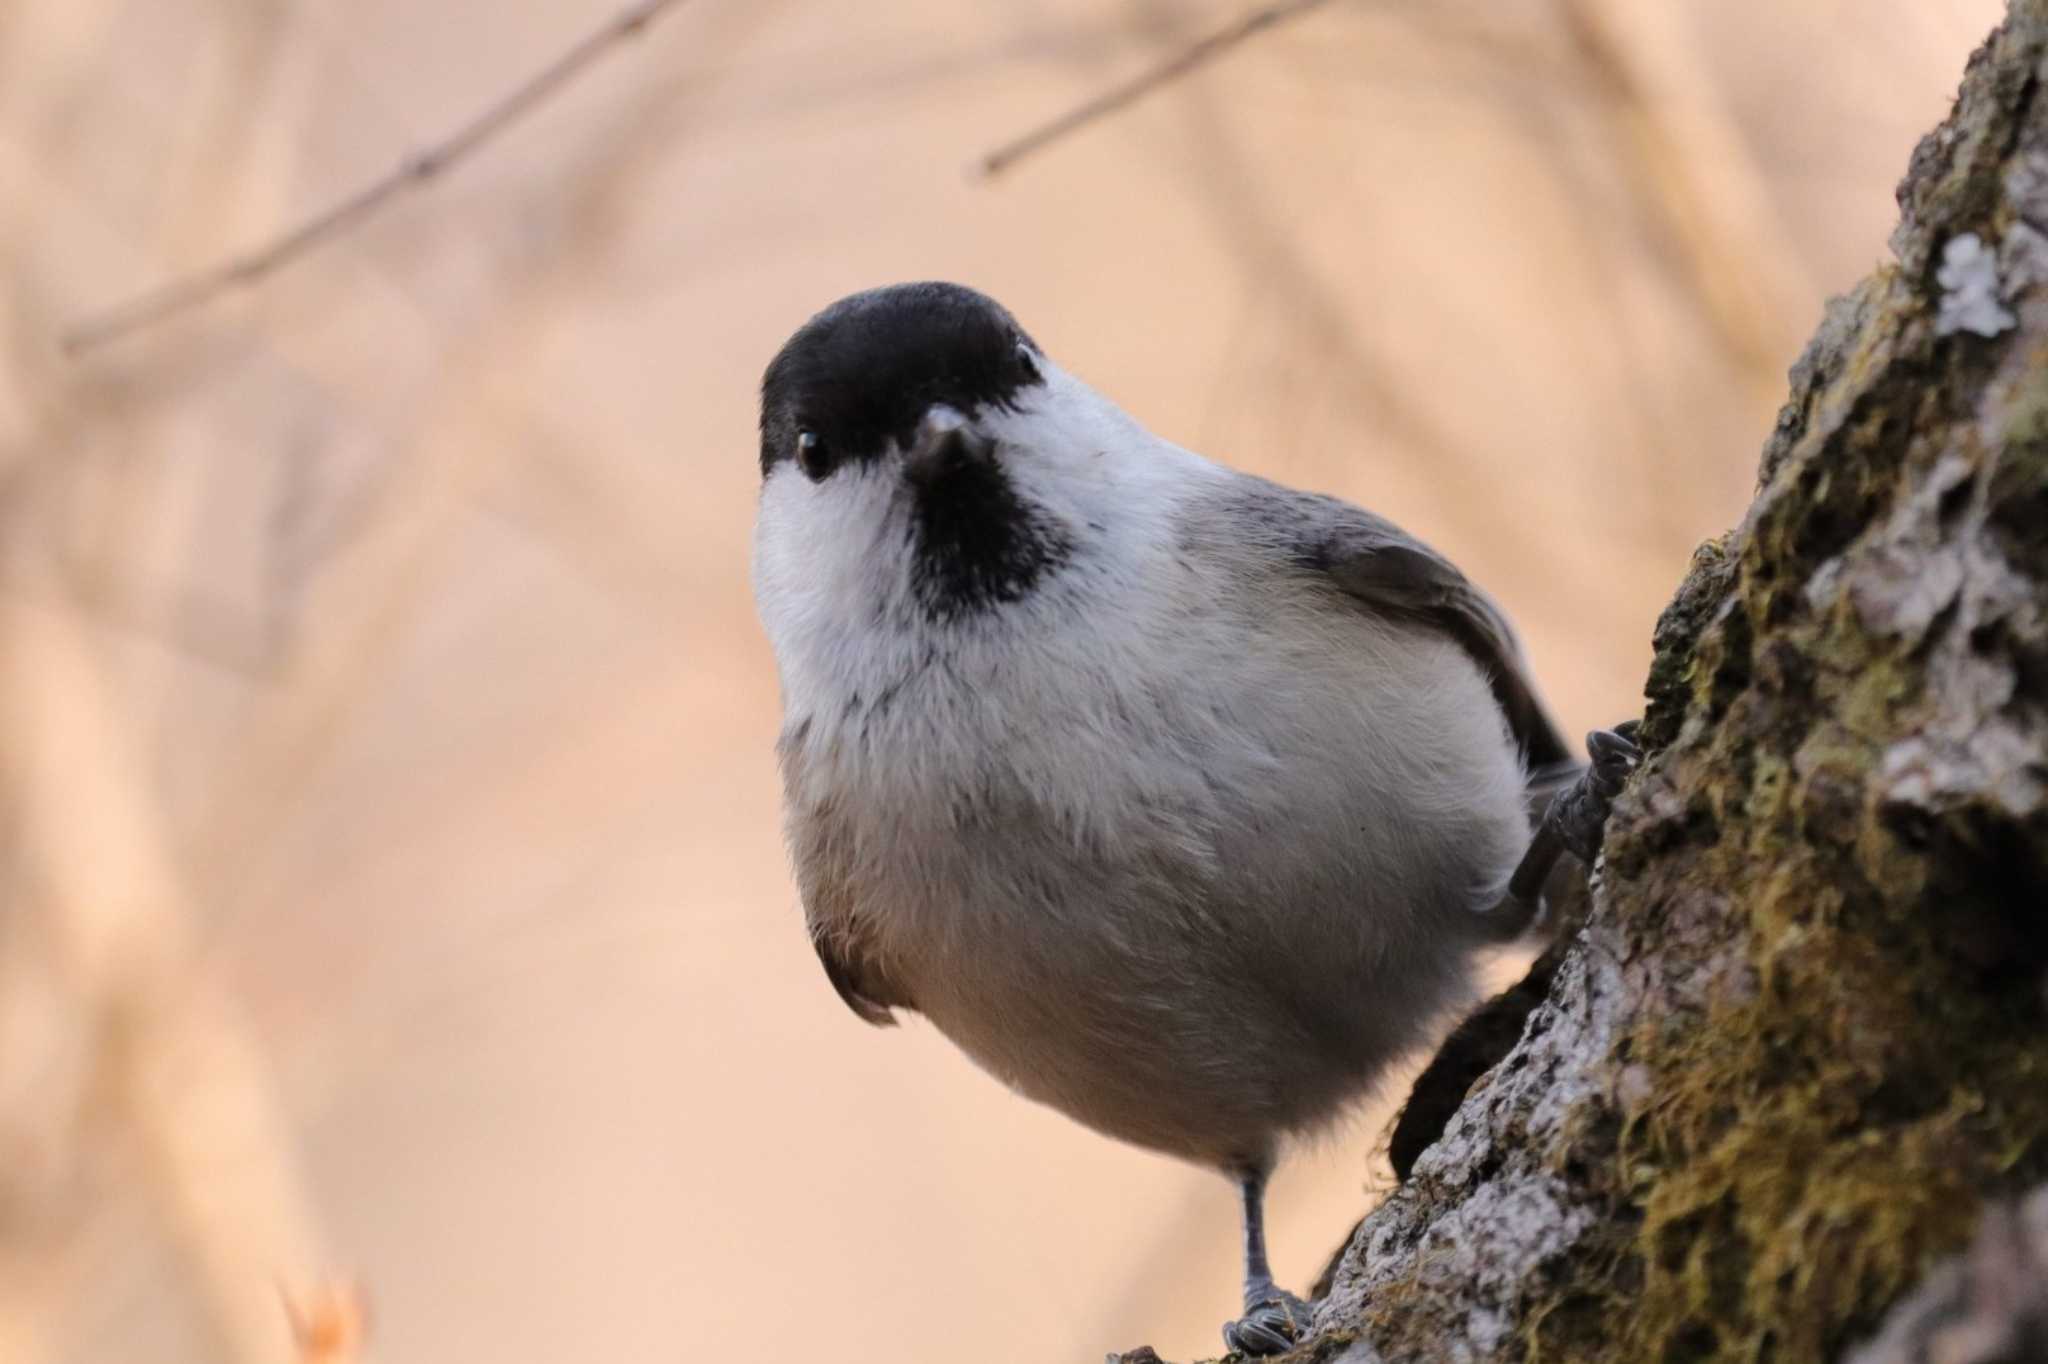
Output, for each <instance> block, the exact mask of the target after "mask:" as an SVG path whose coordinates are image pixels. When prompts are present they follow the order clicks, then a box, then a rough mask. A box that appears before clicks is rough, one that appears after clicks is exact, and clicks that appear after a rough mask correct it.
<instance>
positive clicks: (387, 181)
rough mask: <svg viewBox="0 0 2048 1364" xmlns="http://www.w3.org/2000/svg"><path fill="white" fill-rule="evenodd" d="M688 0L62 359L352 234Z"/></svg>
mask: <svg viewBox="0 0 2048 1364" xmlns="http://www.w3.org/2000/svg"><path fill="white" fill-rule="evenodd" d="M683 3H685V0H640V2H639V3H638V4H634V5H630V6H628V7H627V8H626V9H624V10H621V11H620V12H619V13H617V14H615V15H613V16H612V17H611V18H610V19H608V20H606V21H605V22H604V24H603V25H602V26H601V27H599V28H598V29H596V30H595V31H594V32H592V33H590V34H588V35H587V36H585V37H584V38H583V39H581V40H580V41H579V42H577V43H576V44H575V45H574V46H572V47H570V48H569V49H568V50H567V51H565V52H563V53H562V54H561V55H560V56H558V57H556V58H555V59H554V60H553V61H551V62H549V63H548V64H547V65H546V66H544V67H542V68H541V69H540V70H539V71H536V72H535V73H534V74H533V75H531V76H529V77H527V78H526V80H525V81H523V82H522V83H520V84H519V85H518V86H516V87H514V88H513V89H512V90H511V91H510V92H509V93H507V94H506V95H504V96H502V97H501V98H499V99H498V100H496V101H495V102H493V103H492V104H491V105H489V106H488V107H487V108H485V109H484V110H483V112H482V113H480V114H478V115H477V116H476V117H474V118H472V119H471V120H470V121H469V122H468V123H466V124H464V125H462V126H461V127H459V128H457V129H456V130H455V131H454V132H453V133H450V134H449V135H448V136H447V137H445V138H443V139H442V140H441V141H439V142H437V143H435V144H434V145H432V146H430V147H428V148H427V149H426V150H425V151H421V152H416V153H414V154H413V155H411V156H409V157H407V158H406V159H405V160H404V161H403V162H401V163H400V164H399V165H398V167H397V169H395V170H393V171H391V172H389V173H388V174H386V175H385V176H383V177H382V178H381V179H379V180H376V181H374V182H373V183H371V184H369V185H366V186H364V187H363V188H362V189H360V190H358V191H356V192H355V193H354V194H352V195H350V196H349V197H348V198H346V199H343V200H342V201H341V202H339V203H337V204H334V205H332V206H331V207H329V208H327V209H325V210H323V211H322V212H320V213H316V214H315V215H313V216H312V217H311V218H308V219H306V220H305V221H304V222H302V223H300V224H298V225H297V226H296V227H293V228H291V229H289V230H288V231H286V232H284V233H282V234H281V235H279V236H277V237H274V238H272V239H271V240H270V241H268V242H266V243H264V244H263V245H261V246H258V247H255V248H253V249H252V250H249V251H246V252H244V253H243V254H241V255H239V256H236V257H234V258H233V259H230V260H226V261H223V262H222V263H220V264H219V265H216V266H213V267H212V268H210V269H206V270H201V271H199V272H197V273H195V274H191V275H186V276H184V277H183V278H181V279H174V280H172V281H171V282H170V283H168V284H165V285H163V286H162V287H160V288H157V289H154V290H151V291H150V292H148V293H145V294H141V295H139V296H137V297H135V298H133V299H130V300H129V301H128V302H126V303H123V304H120V305H119V306H117V307H113V308H109V309H107V310H106V311H104V312H101V313H98V314H95V315H94V316H91V317H88V318H86V319H84V320H83V321H81V322H79V323H77V324H76V325H75V326H73V327H71V328H70V329H69V330H68V331H66V332H65V333H64V335H63V337H62V340H61V344H62V345H63V348H64V351H65V353H66V354H67V355H80V354H82V353H84V352H86V351H89V350H92V349H93V348H95V347H97V346H103V345H105V344H107V343H108V342H110V341H114V340H118V339H119V338H121V337H123V336H126V335H128V334H129V333H130V332H134V331H138V330H140V329H142V328H144V327H148V326H153V325H154V324H156V323H158V322H162V321H163V320H164V319H166V318H169V317H174V316H176V315H178V314H179V313H183V312H189V311H190V310H191V309H193V308H197V307H199V306H200V305H201V304H203V303H207V302H209V301H211V300H212V299H214V298H215V297H217V296H219V295H221V294H224V293H226V292H228V291H229V290H230V289H235V288H239V287H242V286H244V285H248V284H253V283H255V282H256V281H257V280H260V279H262V278H263V277H264V276H266V275H269V274H271V273H272V272H274V271H276V270H278V269H280V268H282V267H283V266H285V265H288V264H290V263H291V262H292V261H294V260H296V259H297V258H298V257H300V256H302V255H304V254H305V253H306V252H308V251H310V250H312V249H313V248H314V247H316V246H318V245H320V244H321V243H322V242H325V241H327V240H328V239H329V238H332V237H337V236H339V235H341V234H342V233H344V232H347V231H348V230H349V229H351V228H353V227H356V226H357V225H359V224H361V223H362V222H364V221H366V220H367V219H369V218H370V217H372V216H373V215H375V214H376V213H378V212H379V211H381V210H382V209H383V208H384V207H385V206H386V205H387V204H389V203H390V202H391V201H392V200H393V199H396V198H398V197H399V196H400V195H401V194H403V193H405V192H406V191H407V190H413V189H418V188H420V187H422V186H424V185H426V184H427V183H428V182H429V181H432V180H434V179H436V178H438V177H439V176H441V175H442V174H443V173H445V172H446V171H448V170H449V169H450V168H451V167H453V166H455V165H456V164H458V163H459V162H461V161H464V160H466V159H467V158H469V157H470V156H471V155H473V154H474V153H475V152H476V151H477V150H478V149H479V148H480V147H482V146H484V145H485V144H486V143H488V142H489V141H490V140H491V139H492V138H494V137H496V136H497V135H498V134H499V133H501V132H503V131H504V130H505V129H507V128H509V127H510V126H512V124H514V123H516V122H518V121H519V120H520V119H521V118H523V117H524V116H525V115H527V114H529V113H531V112H533V110H535V109H536V108H538V107H539V106H540V105H541V104H543V103H545V102H546V101H547V99H548V98H549V97H550V96H552V95H554V94H555V93H556V92H557V91H559V90H561V89H562V88H563V87H564V86H566V85H568V84H569V82H570V81H572V80H574V79H575V78H576V77H577V76H578V75H580V74H582V72H583V70H584V68H585V67H588V66H590V65H591V64H592V63H593V62H595V61H597V59H598V58H600V57H602V56H604V55H606V54H607V53H608V52H610V51H611V49H612V48H614V47H617V46H619V45H620V44H622V43H624V42H625V41H626V40H627V39H630V38H636V37H638V36H639V35H640V34H641V32H642V31H643V30H645V29H646V28H647V26H648V25H649V24H651V23H653V22H654V21H655V20H656V19H658V18H660V17H661V16H662V14H663V13H664V12H666V11H668V10H671V9H674V8H676V7H678V6H680V5H682V4H683Z"/></svg>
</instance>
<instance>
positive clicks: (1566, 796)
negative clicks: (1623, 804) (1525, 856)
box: [1543, 720, 1643, 866]
mask: <svg viewBox="0 0 2048 1364" xmlns="http://www.w3.org/2000/svg"><path fill="white" fill-rule="evenodd" d="M1636 729H1637V722H1636V721H1634V720H1630V721H1629V722H1628V723H1626V724H1620V725H1616V726H1615V727H1614V728H1613V729H1596V730H1594V731H1593V732H1592V733H1591V734H1588V735H1587V736H1586V753H1587V756H1589V757H1590V758H1591V759H1592V760H1593V765H1592V766H1591V767H1588V768H1587V769H1586V770H1585V771H1584V772H1582V773H1580V774H1579V779H1578V780H1577V781H1575V782H1573V783H1572V784H1571V785H1570V786H1568V787H1566V788H1565V789H1564V790H1563V791H1562V792H1560V793H1559V794H1558V797H1557V799H1556V800H1554V801H1552V802H1551V803H1550V808H1549V809H1548V810H1546V811H1545V812H1544V815H1543V820H1544V823H1546V824H1548V825H1550V827H1551V828H1552V829H1554V830H1555V831H1556V833H1557V837H1558V840H1559V841H1560V842H1562V843H1563V844H1564V846H1565V847H1566V848H1567V849H1569V850H1570V851H1571V853H1572V855H1573V856H1575V857H1577V858H1578V859H1579V860H1580V861H1581V862H1584V863H1585V864H1586V865H1588V866H1591V865H1592V864H1593V859H1594V858H1596V857H1598V856H1599V855H1600V843H1601V840H1602V839H1603V838H1604V837H1605V836H1606V833H1607V815H1608V811H1609V810H1610V809H1611V808H1612V806H1613V804H1614V798H1615V796H1616V795H1618V794H1620V792H1621V788H1622V785H1623V783H1625V782H1627V781H1628V777H1629V773H1631V772H1633V771H1635V770H1636V764H1637V763H1639V762H1641V761H1642V760H1643V750H1642V749H1641V748H1639V747H1637V746H1636Z"/></svg>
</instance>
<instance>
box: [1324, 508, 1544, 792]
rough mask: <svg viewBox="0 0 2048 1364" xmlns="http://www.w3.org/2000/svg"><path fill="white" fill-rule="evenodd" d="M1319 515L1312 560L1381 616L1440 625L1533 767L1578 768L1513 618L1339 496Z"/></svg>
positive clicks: (1418, 546) (1446, 564)
mask: <svg viewBox="0 0 2048 1364" xmlns="http://www.w3.org/2000/svg"><path fill="white" fill-rule="evenodd" d="M1308 500H1309V501H1311V502H1313V503H1314V504H1316V505H1315V509H1314V510H1313V511H1311V512H1310V516H1311V518H1312V520H1311V525H1312V527H1313V529H1312V530H1311V535H1310V540H1309V543H1308V544H1307V545H1306V546H1305V547H1304V550H1305V556H1306V558H1307V560H1308V562H1309V563H1310V564H1311V565H1312V566H1314V567H1317V568H1320V569H1321V570H1322V571H1324V572H1325V573H1327V574H1328V575H1329V576H1330V578H1331V580H1332V581H1334V582H1335V583H1336V584H1337V585H1338V586H1339V587H1341V588H1343V589H1344V591H1346V592H1348V593H1350V594H1351V595H1352V596H1353V597H1356V598H1357V599H1358V600H1359V601H1361V602H1363V603H1365V604H1366V605H1368V606H1370V607H1372V608H1374V609H1375V610H1380V611H1390V612H1393V613H1395V614H1397V615H1402V616H1407V617H1410V618H1412V619H1414V620H1417V621H1420V622H1422V623H1424V624H1426V625H1429V626H1432V627H1434V628H1435V629H1437V630H1440V631H1442V632H1443V633H1444V634H1446V635H1448V636H1450V638H1452V639H1453V640H1455V641H1457V643H1458V646H1459V647H1460V648H1462V649H1464V651H1465V652H1466V653H1467V654H1469V655H1471V657H1472V661H1473V662H1475V663H1477V664H1478V665H1479V670H1480V671H1481V672H1482V673H1484V674H1485V676H1486V679H1487V682H1488V684H1489V685H1490V686H1491V687H1492V688H1493V694H1494V698H1495V699H1496V700H1498V701H1499V702H1500V707H1501V710H1502V711H1503V712H1505V713H1506V715H1507V719H1508V731H1509V733H1511V734H1512V735H1513V736H1514V739H1515V743H1516V744H1517V745H1519V746H1520V748H1521V750H1522V760H1523V761H1524V762H1525V763H1527V764H1528V766H1529V767H1530V768H1531V769H1542V768H1547V767H1552V766H1556V765H1560V764H1568V765H1570V766H1571V767H1572V769H1573V770H1574V771H1576V769H1577V767H1578V765H1579V764H1578V762H1577V760H1576V759H1575V758H1574V756H1573V754H1572V751H1571V749H1570V748H1568V747H1567V746H1566V744H1565V741H1564V736H1563V735H1562V734H1560V733H1559V732H1558V729H1557V726H1556V724H1555V723H1553V722H1552V720H1551V719H1550V716H1549V714H1548V713H1547V712H1546V711H1545V710H1544V708H1543V702H1542V700H1541V699H1540V698H1539V697H1538V696H1537V694H1536V687H1535V684H1534V682H1533V681H1532V680H1531V679H1530V677H1529V674H1528V669H1527V667H1526V665H1525V664H1524V663H1523V661H1522V652H1521V649H1520V647H1519V646H1518V645H1517V644H1516V643H1515V634H1514V631H1513V629H1512V628H1510V627H1509V625H1508V622H1507V617H1505V616H1504V615H1502V614H1501V611H1500V608H1499V607H1497V606H1495V605H1494V604H1493V602H1492V600H1491V599H1490V598H1488V597H1487V595H1486V594H1485V593H1484V592H1481V591H1480V590H1479V589H1478V588H1477V587H1474V586H1473V585H1472V583H1471V581H1470V580H1468V579H1467V578H1466V577H1465V575H1464V574H1463V573H1460V572H1459V571H1458V569H1457V566H1456V565H1454V564H1453V563H1451V561H1450V560H1448V559H1446V558H1444V557H1443V555H1441V554H1438V553H1437V552H1436V551H1435V550H1433V549H1431V548H1430V547H1429V546H1428V545H1425V544H1423V543H1422V542H1421V541H1420V540H1417V539H1416V538H1415V537H1414V536H1412V535H1409V534H1408V533H1407V532H1406V531H1404V530H1402V529H1401V528H1400V527H1399V526H1396V525H1394V524H1393V523H1392V522H1391V521H1387V520H1384V519H1382V518H1380V517H1377V516H1374V515H1373V514H1372V513H1371V512H1368V511H1364V510H1362V509H1360V508H1358V507H1354V506H1351V505H1349V504H1348V503H1344V502H1339V501H1337V500H1336V499H1334V498H1325V497H1313V498H1309V499H1308Z"/></svg>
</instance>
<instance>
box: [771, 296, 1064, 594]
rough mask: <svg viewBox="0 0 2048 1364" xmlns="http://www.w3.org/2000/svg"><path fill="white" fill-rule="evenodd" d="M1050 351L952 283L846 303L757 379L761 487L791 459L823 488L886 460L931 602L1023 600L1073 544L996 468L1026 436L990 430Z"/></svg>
mask: <svg viewBox="0 0 2048 1364" xmlns="http://www.w3.org/2000/svg"><path fill="white" fill-rule="evenodd" d="M1044 362H1045V353H1044V352H1043V351H1041V350H1040V349H1039V348H1038V343H1037V342H1035V341H1033V340H1032V339H1031V338H1030V337H1029V336H1027V335H1026V334H1025V332H1024V329H1023V328H1022V327H1019V326H1018V325H1017V319H1015V318H1014V317H1011V316H1010V314H1009V312H1008V311H1007V310H1005V309H1004V308H1003V306H1002V305H1001V304H999V303H997V302H996V301H995V300H994V299H991V298H988V297H986V296H984V295H982V294H978V293H976V292H975V291H974V290H972V289H968V288H964V287H962V286H961V285H958V284H936V283H927V284H895V285H890V286H888V287H886V288H881V289H870V290H868V291H867V292H865V293H859V294H854V295H852V296H851V297H848V298H843V299H841V300H839V302H837V303H835V304H833V305H832V306H831V307H829V308H827V309H825V310H824V311H823V312H821V313H819V314H818V315H817V316H816V317H814V318H812V319H811V320H810V321H809V322H806V323H805V324H804V325H803V326H802V327H801V328H799V329H798V331H797V333H796V335H794V336H792V337H790V339H789V341H788V342H787V343H786V344H785V345H784V346H783V347H782V350H781V351H780V352H779V353H778V354H777V355H776V357H775V359H774V360H773V361H771V362H770V363H769V366H768V372H767V374H766V375H765V376H763V378H762V380H761V477H762V479H763V480H764V482H765V483H766V485H767V488H766V491H767V492H769V493H772V492H773V491H774V490H775V487H776V480H777V478H778V476H779V477H782V478H789V477H793V476H794V474H793V472H792V473H784V474H780V475H778V471H779V470H781V469H783V467H784V466H785V465H786V464H791V463H793V464H794V468H795V470H800V471H801V473H802V477H803V478H804V479H806V480H808V481H809V484H810V485H823V486H826V487H830V486H831V485H832V483H833V482H834V481H835V475H839V474H841V473H842V472H857V471H862V470H867V471H872V470H874V469H875V468H876V467H877V466H879V465H881V464H882V463H883V462H884V461H885V460H886V461H887V462H888V467H889V470H890V472H891V473H892V474H894V475H895V476H896V477H898V478H900V480H901V482H900V485H899V486H900V487H901V489H902V492H903V494H904V496H905V497H906V498H907V505H908V506H909V507H910V519H909V525H910V528H911V536H910V543H909V546H908V548H909V550H910V551H911V555H912V573H911V578H912V582H913V584H914V587H915V590H916V593H917V597H918V599H919V601H920V602H921V603H922V606H923V610H924V612H925V613H926V614H927V615H929V616H931V617H933V618H935V619H936V618H946V617H952V616H956V615H959V614H961V613H963V612H971V611H977V610H982V609H986V608H989V607H993V606H998V605H1001V604H1003V603H1007V602H1014V601H1019V600H1021V599H1023V598H1024V597H1025V596H1027V595H1028V594H1029V593H1030V592H1031V591H1032V589H1033V588H1034V587H1035V586H1036V585H1037V584H1038V583H1039V582H1040V581H1041V580H1042V579H1044V578H1045V577H1046V576H1047V575H1048V574H1050V573H1052V572H1054V571H1056V570H1057V569H1059V568H1060V567H1061V566H1062V565H1063V564H1065V563H1066V562H1067V559H1068V557H1069V555H1070V553H1071V551H1072V549H1073V540H1072V537H1071V534H1070V531H1069V528H1068V527H1067V526H1065V525H1064V524H1063V523H1062V521H1061V519H1060V518H1059V517H1058V516H1055V515H1054V514H1052V513H1051V512H1050V511H1048V510H1047V509H1046V508H1045V507H1043V506H1040V505H1038V504H1037V503H1036V502H1035V501H1034V500H1033V499H1032V498H1031V497H1030V496H1029V494H1028V492H1027V491H1026V490H1024V489H1022V488H1020V487H1019V486H1018V483H1017V481H1016V479H1015V478H1013V477H1012V473H1011V471H1010V470H1009V469H1007V468H1006V467H1005V463H1006V461H1007V460H1008V459H1009V458H1011V457H1014V456H1015V455H1016V454H1017V453H1018V450H1019V447H1016V446H1015V445H1014V443H1013V445H1012V446H1011V447H1009V448H1007V449H1006V448H1005V447H1004V445H1003V442H1002V441H1001V440H999V438H998V435H997V433H996V432H994V431H991V430H990V429H988V428H989V425H990V422H989V419H990V418H991V417H994V416H997V415H1000V414H1006V413H1015V412H1019V411H1021V410H1025V408H1026V404H1027V402H1028V401H1029V395H1030V394H1031V393H1032V392H1033V391H1034V390H1042V388H1043V386H1044V385H1045V383H1046V377H1045V363H1044ZM799 486H802V485H799ZM784 491H785V494H786V493H787V492H788V491H790V490H788V489H785V490H784ZM842 505H845V506H848V507H851V506H854V505H856V504H855V503H852V502H847V503H843V504H842Z"/></svg>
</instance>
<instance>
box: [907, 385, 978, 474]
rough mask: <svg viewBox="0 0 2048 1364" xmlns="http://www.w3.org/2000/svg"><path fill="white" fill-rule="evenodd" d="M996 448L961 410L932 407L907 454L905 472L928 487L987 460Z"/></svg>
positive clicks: (944, 406) (919, 425)
mask: <svg viewBox="0 0 2048 1364" xmlns="http://www.w3.org/2000/svg"><path fill="white" fill-rule="evenodd" d="M994 448H995V442H994V441H992V440H990V439H989V438H988V437H986V436H984V435H981V434H980V433H978V432H977V431H975V430H974V429H973V427H972V426H970V425H969V424H968V421H967V418H966V417H965V416H963V415H961V413H960V412H959V411H958V410H956V409H954V408H951V407H948V406H946V404H944V403H933V404H932V405H931V407H929V408H927V409H926V410H925V414H924V418H923V420H921V421H919V422H918V424H917V430H916V432H915V433H914V434H913V435H912V436H911V438H910V447H909V449H907V450H905V451H904V455H903V470H904V473H905V475H906V476H907V477H908V478H909V479H910V481H911V482H913V483H918V484H928V483H932V482H935V481H936V480H938V479H940V478H943V477H944V476H945V475H946V474H947V473H948V472H950V471H952V470H954V469H957V468H959V467H960V466H961V465H963V464H966V463H968V462H969V461H971V460H977V459H985V458H987V457H988V454H989V452H990V451H991V450H993V449H994Z"/></svg>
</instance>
